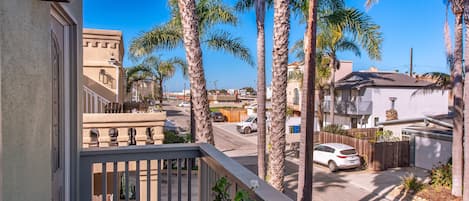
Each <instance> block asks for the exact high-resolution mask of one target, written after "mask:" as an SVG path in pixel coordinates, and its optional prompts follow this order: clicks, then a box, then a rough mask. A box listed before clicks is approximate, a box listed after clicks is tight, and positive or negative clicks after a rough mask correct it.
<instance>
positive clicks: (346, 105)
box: [323, 100, 373, 115]
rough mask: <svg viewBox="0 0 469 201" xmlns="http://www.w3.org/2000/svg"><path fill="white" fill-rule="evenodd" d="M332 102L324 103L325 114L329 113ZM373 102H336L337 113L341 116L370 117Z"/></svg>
mask: <svg viewBox="0 0 469 201" xmlns="http://www.w3.org/2000/svg"><path fill="white" fill-rule="evenodd" d="M330 106H331V101H330V100H326V101H324V103H323V108H324V112H329V111H330ZM372 108H373V102H372V101H349V100H337V101H335V108H334V110H335V113H336V114H340V115H370V114H371V113H372Z"/></svg>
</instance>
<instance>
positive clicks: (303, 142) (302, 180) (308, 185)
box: [297, 0, 317, 201]
mask: <svg viewBox="0 0 469 201" xmlns="http://www.w3.org/2000/svg"><path fill="white" fill-rule="evenodd" d="M309 2H310V3H309V15H308V23H307V24H308V25H307V29H306V38H307V39H308V40H306V41H305V43H306V44H305V65H304V76H303V92H302V96H303V97H302V99H301V102H302V103H301V111H303V112H302V113H301V128H302V129H301V136H300V161H301V163H300V167H299V173H298V197H297V200H298V201H305V200H313V198H312V195H313V194H312V193H313V137H314V112H315V111H314V89H315V87H314V85H315V71H316V70H315V69H316V63H315V60H316V23H317V1H316V0H310V1H309ZM311 122H312V123H311Z"/></svg>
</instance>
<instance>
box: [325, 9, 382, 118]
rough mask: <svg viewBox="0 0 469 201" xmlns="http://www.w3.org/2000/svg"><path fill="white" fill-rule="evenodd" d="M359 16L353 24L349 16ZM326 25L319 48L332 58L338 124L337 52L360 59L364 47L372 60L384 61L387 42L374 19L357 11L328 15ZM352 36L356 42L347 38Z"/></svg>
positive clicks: (331, 86) (332, 109) (332, 110)
mask: <svg viewBox="0 0 469 201" xmlns="http://www.w3.org/2000/svg"><path fill="white" fill-rule="evenodd" d="M351 15H352V16H355V18H354V20H355V22H354V23H351V22H350V21H351V20H350V21H349V19H347V18H344V17H345V16H351ZM325 19H326V21H325V23H323V24H321V25H320V26H321V31H320V34H318V39H317V40H318V42H317V48H318V49H320V50H321V51H322V52H324V54H326V56H327V57H329V58H330V63H329V67H330V68H331V73H332V76H331V81H330V84H329V89H330V99H331V100H330V101H331V102H330V118H331V123H332V124H334V117H335V84H334V83H335V72H336V70H337V69H338V68H339V65H340V63H339V60H338V58H337V53H338V52H342V51H351V52H353V53H354V54H355V55H356V56H360V55H361V53H360V47H361V48H363V49H365V51H366V52H367V53H368V56H369V57H370V58H371V59H376V60H379V59H381V44H382V41H383V38H382V33H381V32H380V31H379V26H378V25H376V24H374V23H372V22H371V18H370V17H368V16H367V15H366V14H365V13H363V12H361V11H359V10H357V9H354V8H341V9H338V10H334V11H332V14H330V15H328V16H326V18H325ZM347 34H351V35H352V36H353V38H352V39H350V38H347V37H346V35H347Z"/></svg>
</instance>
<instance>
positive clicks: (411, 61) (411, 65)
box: [409, 48, 414, 77]
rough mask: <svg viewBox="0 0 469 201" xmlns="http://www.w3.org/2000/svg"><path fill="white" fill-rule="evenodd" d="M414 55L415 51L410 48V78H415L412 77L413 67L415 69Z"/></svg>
mask: <svg viewBox="0 0 469 201" xmlns="http://www.w3.org/2000/svg"><path fill="white" fill-rule="evenodd" d="M413 54H414V51H413V48H410V69H409V75H410V77H413V76H412V74H413V73H412V67H413V56H414V55H413Z"/></svg>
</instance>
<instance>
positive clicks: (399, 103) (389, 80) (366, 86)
mask: <svg viewBox="0 0 469 201" xmlns="http://www.w3.org/2000/svg"><path fill="white" fill-rule="evenodd" d="M430 84H431V83H430V82H427V81H422V80H417V79H415V78H413V77H410V76H408V75H406V74H401V73H391V72H353V73H351V74H349V75H347V76H345V77H344V78H343V79H341V80H339V81H338V82H337V83H336V101H335V120H334V123H335V124H341V125H343V126H344V127H345V128H370V127H375V126H377V124H378V122H382V121H385V120H386V111H387V110H389V109H391V108H394V109H395V110H396V111H397V113H398V119H409V118H420V117H424V116H428V115H437V114H445V113H448V91H441V90H440V91H434V92H432V93H425V94H424V93H417V91H418V90H422V89H424V88H425V87H427V86H429V85H430ZM329 103H330V96H326V101H325V103H324V106H325V109H324V110H325V113H326V115H325V120H326V124H330V123H331V122H330V115H329V111H330V110H329V105H330V104H329Z"/></svg>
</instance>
